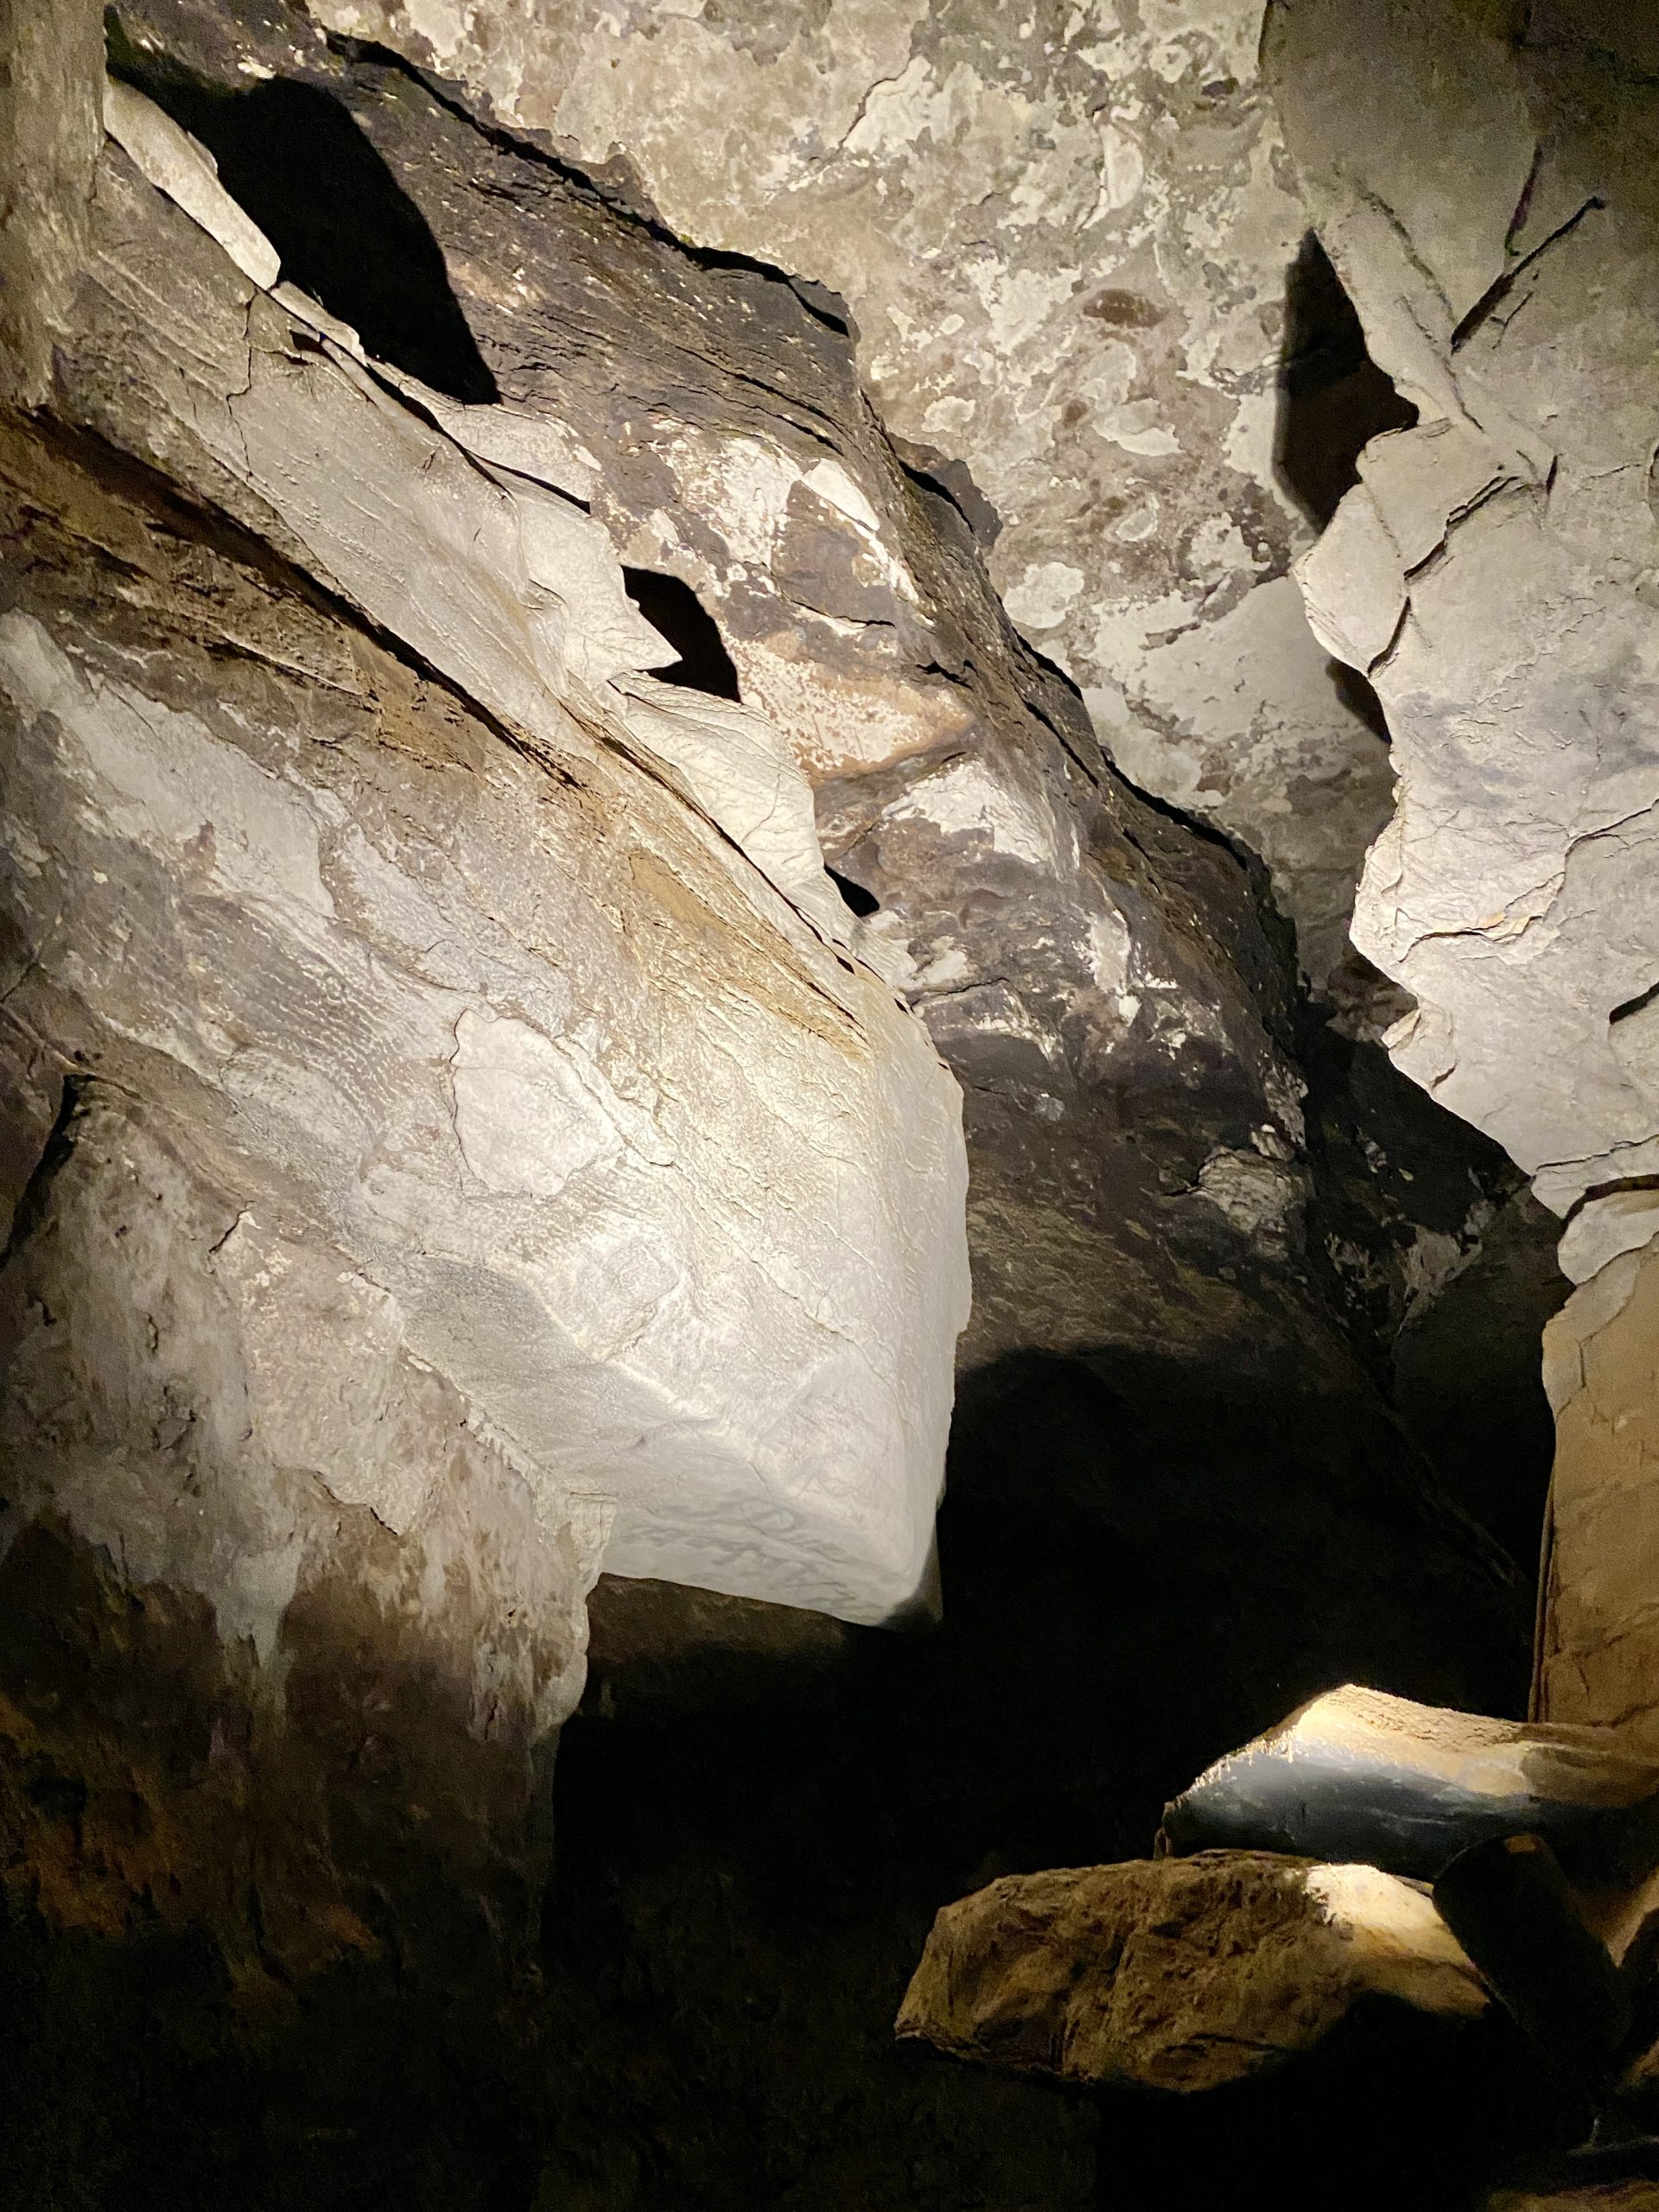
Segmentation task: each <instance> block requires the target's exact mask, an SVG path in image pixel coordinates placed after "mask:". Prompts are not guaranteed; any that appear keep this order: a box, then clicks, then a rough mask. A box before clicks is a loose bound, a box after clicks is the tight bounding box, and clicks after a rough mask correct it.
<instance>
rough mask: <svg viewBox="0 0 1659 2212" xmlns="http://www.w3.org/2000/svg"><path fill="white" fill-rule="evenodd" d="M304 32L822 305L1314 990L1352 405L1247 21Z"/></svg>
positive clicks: (793, 13) (1098, 720)
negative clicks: (1325, 612) (450, 103)
mask: <svg viewBox="0 0 1659 2212" xmlns="http://www.w3.org/2000/svg"><path fill="white" fill-rule="evenodd" d="M318 13H319V16H320V20H321V21H322V22H326V23H327V24H328V25H329V26H330V27H331V28H332V29H335V30H336V31H343V32H348V33H351V34H353V35H357V36H359V37H364V38H369V39H373V40H376V41H380V42H382V43H384V44H388V45H391V46H392V47H395V48H397V49H398V50H399V51H402V52H404V53H407V54H410V56H411V58H413V59H414V60H417V61H419V62H421V63H423V64H424V65H426V66H428V67H432V68H434V69H435V70H436V71H437V72H438V73H440V74H441V75H442V76H445V77H450V78H457V79H461V80H462V81H463V82H464V83H465V84H466V85H467V87H468V89H469V91H470V92H471V93H472V94H473V95H474V97H475V98H477V99H481V100H484V101H486V102H488V103H490V104H491V105H493V109H494V111H495V113H496V114H497V115H498V116H499V118H501V120H503V121H504V122H508V123H512V124H516V125H518V126H519V127H522V128H527V129H530V130H537V131H540V132H545V133H547V134H549V137H550V140H551V142H552V143H555V144H556V145H558V146H559V147H560V148H561V149H566V150H568V151H569V153H570V154H571V155H572V156H574V157H575V159H576V160H578V161H580V162H582V163H583V164H584V165H585V166H588V167H590V168H592V167H594V166H596V165H597V166H599V167H601V168H603V167H604V165H606V164H607V163H610V164H612V167H613V174H615V175H618V177H619V179H620V178H624V177H626V178H632V179H634V180H637V181H638V184H639V187H640V188H643V191H644V193H645V195H646V196H647V197H648V199H649V200H650V202H651V204H652V205H653V206H654V207H657V208H658V209H659V210H660V211H661V213H662V214H663V216H664V218H665V219H666V220H667V221H668V222H670V223H671V225H672V226H674V228H675V229H676V230H677V231H679V232H681V233H682V234H683V235H684V236H686V237H689V238H696V239H697V240H698V241H699V242H701V243H702V244H703V245H709V246H717V247H721V248H725V249H728V250H731V251H737V252H740V253H747V254H757V255H760V256H761V257H764V258H765V259H766V260H768V261H773V262H777V263H780V264H783V265H784V266H785V267H786V268H789V269H791V270H797V271H798V272H799V273H800V274H802V275H803V276H805V277H812V278H816V279H817V280H819V281H820V282H821V283H823V284H826V285H828V286H829V287H831V288H832V289H833V290H834V291H836V293H838V294H840V295H841V296H842V297H843V298H844V299H846V300H847V301H848V302H850V304H851V307H852V308H853V311H854V314H855V316H856V319H857V322H858V326H859V331H860V359H861V366H862V368H863V371H864V373H865V375H866V376H867V377H868V379H869V382H870V385H871V388H872V390H873V391H874V394H875V396H876V397H877V400H878V402H879V403H880V406H881V408H882V410H883V413H884V416H885V417H886V419H887V422H888V423H889V424H890V425H891V427H892V428H893V429H894V430H895V431H897V432H898V433H899V434H900V435H902V436H904V437H905V438H906V439H907V440H910V441H912V442H913V444H914V445H915V447H916V448H917V449H918V453H922V452H925V451H928V450H929V449H931V451H932V453H933V454H934V455H935V456H936V459H935V461H934V462H933V463H931V464H930V465H933V466H937V465H938V462H937V456H938V455H942V454H948V455H949V456H950V460H951V462H952V463H953V464H954V465H955V466H956V467H957V468H960V467H961V466H962V464H963V463H966V464H967V467H968V469H969V470H970V471H971V479H970V480H969V481H970V482H971V485H972V486H973V489H974V492H975V495H976V501H977V504H976V506H975V508H974V510H973V511H974V512H975V513H976V518H982V527H985V528H986V529H987V531H989V530H992V529H997V530H998V531H999V534H998V535H997V536H996V538H995V547H994V550H993V553H992V569H993V574H994V576H995V581H996V582H997V584H998V586H999V588H1001V591H1002V592H1003V594H1004V595H1005V599H1006V602H1007V608H1008V612H1009V613H1010V614H1011V615H1012V616H1013V618H1014V620H1015V622H1017V623H1018V624H1019V626H1020V628H1021V629H1022V630H1023V631H1024V632H1025V633H1026V635H1027V636H1028V637H1031V638H1033V639H1036V640H1038V641H1039V643H1040V644H1041V645H1042V646H1043V649H1044V650H1045V651H1046V652H1049V653H1051V654H1052V655H1054V656H1055V657H1056V658H1058V660H1059V661H1060V662H1061V663H1062V664H1064V665H1065V667H1066V668H1067V669H1068V670H1069V671H1071V675H1072V676H1073V677H1075V678H1076V679H1077V683H1079V684H1080V685H1081V686H1082V687H1083V689H1084V694H1085V696H1086V698H1087V700H1088V702H1089V706H1090V712H1091V714H1092V715H1093V717H1094V721H1095V726H1096V729H1097V730H1098V731H1099V733H1100V734H1101V736H1102V738H1103V740H1104V741H1106V743H1107V744H1108V746H1109V748H1110V749H1111V751H1112V752H1113V753H1114V755H1115V757H1116V759H1117V760H1118V761H1119V762H1120V764H1121V765H1122V766H1123V767H1124V768H1125V769H1126V771H1127V772H1128V773H1129V774H1131V775H1132V776H1133V777H1135V779H1136V780H1137V781H1138V782H1139V783H1140V784H1141V785H1142V787H1143V788H1146V789H1148V790H1152V791H1157V792H1159V793H1160V794H1161V795H1163V796H1164V797H1166V798H1172V799H1174V800H1176V801H1178V802H1179V804H1181V805H1183V806H1184V807H1186V808H1188V809H1190V810H1193V811H1196V812H1198V813H1199V814H1203V815H1206V816H1208V817H1210V818H1211V819H1212V820H1214V821H1216V822H1217V823H1219V824H1221V825H1222V826H1224V828H1225V829H1227V830H1228V831H1229V833H1230V834H1231V835H1232V836H1235V837H1236V838H1237V839H1238V840H1239V841H1240V842H1243V844H1245V845H1247V846H1248V847H1249V849H1251V850H1253V851H1254V852H1255V853H1256V854H1257V855H1259V856H1260V857H1262V859H1264V860H1265V861H1267V862H1268V864H1269V866H1270V868H1271V869H1272V872H1273V879H1274V887H1275V890H1276V892H1277V894H1278V896H1279V899H1280V900H1281V905H1282V906H1284V907H1285V909H1286V911H1287V912H1290V913H1292V914H1294V918H1295V920H1296V923H1297V926H1298V930H1299V931H1300V936H1301V948H1302V954H1303V958H1304V961H1305V963H1306V967H1307V969H1308V972H1309V973H1310V974H1311V975H1312V976H1313V978H1314V980H1315V982H1320V981H1322V980H1323V978H1324V976H1325V974H1326V973H1327V971H1328V970H1329V969H1330V968H1331V966H1332V963H1334V962H1336V961H1338V960H1339V959H1341V957H1343V955H1344V951H1345V950H1346V943H1345V932H1346V925H1347V919H1348V914H1349V912H1350V909H1351V902H1352V893H1353V884H1354V880H1355V876H1356V874H1357V868H1358V863H1359V861H1360V857H1361V855H1362V854H1363V850H1364V848H1365V846H1366V844H1367V843H1368V842H1370V838H1371V837H1372V836H1374V835H1375V834H1376V830H1377V829H1379V828H1380V827H1381V825H1382V823H1383V820H1384V819H1385V818H1386V816H1387V812H1388V790H1389V766H1388V753H1387V747H1386V746H1385V744H1384V743H1383V741H1382V739H1381V737H1380V736H1379V735H1378V734H1377V733H1376V730H1375V729H1374V728H1371V727H1370V726H1369V725H1368V723H1367V721H1365V720H1364V719H1363V718H1362V716H1361V715H1359V714H1357V713H1356V712H1355V711H1353V710H1352V709H1351V708H1350V707H1349V706H1348V705H1347V704H1346V703H1345V702H1344V696H1343V695H1342V692H1341V690H1340V688H1339V686H1338V683H1337V682H1336V681H1334V680H1333V678H1334V677H1335V676H1336V675H1337V673H1338V671H1334V670H1333V669H1332V667H1331V665H1330V664H1329V663H1328V662H1327V660H1326V658H1325V654H1324V653H1323V652H1321V651H1320V650H1319V647H1318V646H1317V645H1315V644H1314V642H1313V639H1311V637H1310V636H1309V633H1308V631H1307V628H1306V623H1305V621H1304V620H1303V617H1302V614H1301V611H1300V607H1299V606H1298V604H1297V598H1296V593H1295V589H1294V586H1293V584H1292V583H1291V582H1290V581H1289V579H1288V577H1287V574H1286V569H1287V563H1288V562H1289V560H1290V558H1291V556H1292V555H1293V553H1294V551H1296V550H1298V549H1299V548H1300V547H1301V546H1302V545H1304V544H1305V543H1306V542H1307V538H1308V535H1309V530H1308V514H1307V512H1306V509H1305V506H1304V505H1303V499H1304V497H1305V495H1306V493H1307V492H1308V491H1309V489H1310V486H1309V485H1308V483H1307V481H1306V478H1305V477H1304V474H1303V471H1302V469H1301V467H1299V461H1308V460H1313V462H1314V465H1315V466H1317V456H1313V455H1312V454H1308V453H1304V452H1303V451H1302V441H1303V438H1304V433H1305V429H1306V423H1314V426H1315V435H1317V423H1316V421H1315V418H1317V417H1318V416H1319V412H1320V409H1321V407H1322V406H1323V407H1324V408H1325V410H1327V412H1328V411H1329V409H1330V404H1331V399H1332V396H1333V395H1334V396H1335V398H1336V404H1337V412H1338V416H1341V415H1342V414H1343V412H1344V409H1345V410H1346V412H1347V414H1348V415H1349V416H1354V415H1356V414H1357V416H1358V417H1359V418H1360V420H1361V421H1362V422H1363V417H1364V413H1365V410H1366V408H1367V407H1368V406H1370V405H1371V404H1375V402H1374V400H1373V398H1372V396H1371V395H1370V393H1369V391H1367V390H1365V389H1364V388H1363V378H1360V379H1358V380H1356V378H1355V363H1354V362H1353V361H1351V359H1349V358H1348V357H1347V354H1346V353H1345V352H1344V345H1345V332H1344V331H1342V330H1337V331H1334V332H1333V330H1332V327H1329V325H1330V317H1329V315H1327V314H1326V313H1325V312H1324V311H1323V308H1324V303H1323V302H1322V301H1321V299H1320V298H1319V287H1318V285H1317V283H1309V282H1308V270H1307V268H1306V265H1305V264H1304V263H1303V262H1302V261H1300V259H1299V243H1300V239H1301V238H1302V234H1303V232H1304V230H1305V228H1306V216H1305V214H1304V212H1303V210H1302V207H1301V206H1300V203H1299V200H1298V199H1297V196H1296V193H1295V188H1294V180H1293V179H1292V177H1291V176H1290V175H1289V174H1288V172H1287V165H1286V163H1285V160H1284V156H1283V149H1282V148H1281V144H1280V141H1279V134H1278V130H1277V127H1276V124H1275V120H1274V115H1273V111H1272V109H1271V106H1270V105H1269V104H1268V101H1267V99H1265V97H1264V94H1263V89H1262V85H1261V83H1260V81H1259V79H1258V74H1257V69H1256V43H1257V39H1258V35H1259V32H1260V28H1261V8H1260V5H1259V4H1258V0H1225V4H1222V5H1219V6H1217V5H1208V6H1205V7H1204V8H1202V9H1199V10H1192V9H1186V8H1182V7H1179V6H1169V5H1160V6H1157V7H1154V8H1151V9H1147V8H1142V7H1135V6H1129V5H1117V4H1100V5H1096V6H1093V7H1090V8H1087V9H1082V10H1079V9H1070V8H1065V7H1062V6H1059V5H1058V4H1056V3H1055V0H1041V4H1039V5H1036V6H1033V8H1031V9H1029V10H1026V11H1025V13H1024V14H1023V16H1014V17H1009V16H1006V15H1005V14H1003V13H1002V12H1001V11H999V10H995V9H993V8H989V7H987V6H984V5H982V4H979V0H963V4H958V5H956V6H953V7H952V8H950V9H949V10H945V11H944V12H943V13H942V12H941V11H940V10H938V9H937V8H928V7H923V6H920V5H917V4H913V3H912V4H911V5H907V6H902V7H893V6H881V7H876V8H872V7H870V6H869V5H868V4H866V0H830V3H829V5H827V6H825V7H822V8H811V9H801V10H772V11H770V12H769V13H766V15H765V16H764V20H763V19H762V17H761V16H760V15H757V14H756V13H755V11H754V10H752V9H747V8H741V7H740V8H731V7H721V8H718V9H716V8H714V7H701V6H699V7H695V8H686V7H682V6H679V5H677V4H671V0H664V4H660V5H659V4H655V0H645V4H641V5H637V6H634V7H632V8H631V9H630V10H628V11H627V12H626V15H620V14H617V13H616V12H615V11H613V10H606V9H604V8H602V7H601V6H599V5H597V4H596V0H583V4H582V5H580V6H577V7H563V6H560V7H553V6H550V5H546V4H542V0H518V4H515V5H513V6H512V7H510V8H505V9H504V8H502V7H500V6H498V5H496V4H495V0H445V3H444V4H442V5H439V6H422V7H415V6H405V5H404V4H402V0H328V4H327V6H325V7H324V8H322V9H321V10H319V11H318ZM1281 354H1288V355H1289V356H1291V357H1292V358H1291V364H1290V366H1289V368H1288V370H1287V372H1285V374H1284V375H1283V376H1281ZM1361 359H1363V353H1362V355H1361ZM1382 397H1383V402H1384V404H1387V403H1388V402H1389V400H1390V398H1391V395H1389V394H1388V393H1387V391H1386V387H1385V386H1384V387H1383V391H1382ZM1382 419H1383V420H1384V421H1386V420H1388V419H1389V416H1387V415H1386V414H1385V415H1384V416H1383V418H1382ZM1395 419H1398V418H1397V417H1396V418H1395ZM1370 427H1381V423H1380V422H1379V423H1375V424H1372V425H1370ZM1342 432H1343V434H1344V435H1351V423H1348V422H1344V423H1342ZM1361 434H1362V435H1363V430H1362V433H1361ZM1293 441H1294V442H1296V445H1297V455H1296V457H1295V458H1287V453H1286V447H1287V444H1288V443H1290V442H1293ZM1340 465H1341V464H1340V461H1338V467H1340ZM1335 488H1336V490H1337V491H1340V490H1341V489H1343V488H1345V479H1344V478H1343V477H1341V476H1339V477H1338V481H1337V484H1336V486H1335ZM987 503H988V504H987ZM1313 505H1314V507H1315V509H1316V510H1322V509H1323V506H1324V498H1323V496H1322V493H1321V492H1320V491H1315V492H1314V493H1313ZM1319 518H1320V519H1322V518H1323V513H1322V512H1319Z"/></svg>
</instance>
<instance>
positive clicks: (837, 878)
mask: <svg viewBox="0 0 1659 2212" xmlns="http://www.w3.org/2000/svg"><path fill="white" fill-rule="evenodd" d="M824 874H826V875H827V876H828V877H829V880H830V882H831V883H833V884H834V885H835V887H836V890H837V891H839V892H840V893H841V895H842V899H843V900H844V902H845V903H846V905H847V906H849V908H850V909H851V911H852V912H854V913H855V914H856V915H857V916H858V918H859V919H860V920H861V921H862V920H863V918H865V916H866V915H867V914H879V913H880V911H881V901H880V899H878V898H877V897H876V895H875V893H874V891H867V890H866V889H865V888H864V886H863V885H862V884H861V883H855V882H854V881H853V879H852V878H851V876H849V875H840V874H837V873H836V870H835V869H834V868H826V869H825V870H824Z"/></svg>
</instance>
